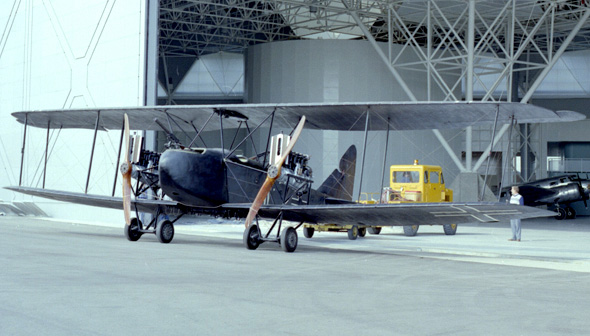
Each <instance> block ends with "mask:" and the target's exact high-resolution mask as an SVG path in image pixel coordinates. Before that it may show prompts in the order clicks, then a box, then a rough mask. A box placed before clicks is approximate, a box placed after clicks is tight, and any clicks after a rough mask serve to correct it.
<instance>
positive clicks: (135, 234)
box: [125, 217, 143, 241]
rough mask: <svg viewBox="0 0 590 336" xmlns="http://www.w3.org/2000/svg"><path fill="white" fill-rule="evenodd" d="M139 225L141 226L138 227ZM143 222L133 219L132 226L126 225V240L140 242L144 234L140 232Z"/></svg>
mask: <svg viewBox="0 0 590 336" xmlns="http://www.w3.org/2000/svg"><path fill="white" fill-rule="evenodd" d="M138 224H139V225H138ZM140 226H141V221H140V220H139V219H137V218H135V217H133V218H131V224H129V225H127V224H125V238H127V240H129V241H138V240H139V238H141V235H142V234H143V232H139V227H140Z"/></svg>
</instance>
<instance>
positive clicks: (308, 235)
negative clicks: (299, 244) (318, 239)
mask: <svg viewBox="0 0 590 336" xmlns="http://www.w3.org/2000/svg"><path fill="white" fill-rule="evenodd" d="M314 232H315V229H314V228H312V227H304V228H303V236H305V238H308V239H310V238H311V237H313V233H314Z"/></svg>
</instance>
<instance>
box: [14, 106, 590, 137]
mask: <svg viewBox="0 0 590 336" xmlns="http://www.w3.org/2000/svg"><path fill="white" fill-rule="evenodd" d="M214 111H217V112H218V113H222V115H223V116H225V117H227V118H223V121H220V118H211V115H212V113H213V112H214ZM273 111H275V112H276V113H275V118H274V126H276V127H283V128H290V127H292V126H293V125H295V124H297V122H298V121H299V119H300V117H301V116H303V115H305V116H306V117H307V123H306V125H305V127H306V128H308V129H323V130H340V131H358V130H364V127H365V122H364V120H363V118H362V117H363V116H364V115H365V113H366V112H367V111H370V113H371V117H372V119H371V120H373V122H371V124H370V129H371V130H386V129H388V126H387V125H388V123H389V129H390V130H416V129H443V128H464V127H467V126H477V125H483V124H488V125H489V124H493V123H494V121H496V120H497V122H498V123H499V124H507V123H509V122H510V121H511V120H512V118H514V119H515V120H516V122H518V123H547V122H561V121H577V120H582V119H584V118H585V116H584V115H583V114H580V113H577V112H572V111H558V112H554V111H551V110H548V109H545V108H542V107H538V106H534V105H530V104H522V103H506V102H375V103H370V102H366V103H319V104H318V103H316V104H240V105H185V106H182V105H175V106H151V107H149V106H147V107H127V108H105V109H97V108H94V109H68V110H63V109H61V110H43V111H23V112H15V113H12V115H13V116H14V117H15V118H16V119H17V120H18V121H19V122H20V123H23V124H25V123H26V124H27V125H30V126H35V127H41V128H46V127H48V126H49V128H86V129H94V128H95V127H96V126H98V129H102V130H109V129H113V130H120V129H121V127H122V125H123V115H124V114H125V113H126V114H127V115H128V116H129V121H130V124H131V125H133V128H134V129H141V130H161V128H160V127H159V126H158V125H157V124H156V123H155V122H154V119H156V118H158V119H160V120H165V119H167V118H168V117H169V118H170V120H171V126H173V127H175V128H179V129H182V130H184V131H187V132H190V131H195V127H200V126H201V125H204V124H205V123H207V122H209V124H210V126H211V127H216V128H220V126H221V122H223V125H224V127H226V126H227V127H234V126H237V124H238V122H240V121H244V120H247V121H248V122H252V123H254V124H260V123H262V122H263V121H264V120H265V118H267V117H268V116H269V114H270V113H272V112H273ZM496 118H497V119H496ZM97 122H98V125H97Z"/></svg>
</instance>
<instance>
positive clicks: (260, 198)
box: [245, 116, 305, 228]
mask: <svg viewBox="0 0 590 336" xmlns="http://www.w3.org/2000/svg"><path fill="white" fill-rule="evenodd" d="M304 124H305V116H302V117H301V120H299V124H297V127H296V128H295V131H294V132H293V136H292V137H291V141H290V142H289V146H287V149H286V150H285V151H284V152H283V153H282V155H281V158H280V159H279V161H277V162H276V163H275V164H274V165H272V166H270V167H268V172H267V175H266V180H264V183H263V184H262V187H260V190H259V191H258V194H257V195H256V198H255V199H254V202H252V205H251V206H250V210H249V211H248V216H247V217H246V223H245V224H246V228H247V227H249V226H250V224H251V223H252V221H253V220H254V217H256V215H257V214H258V210H260V207H261V206H262V203H263V202H264V199H266V196H267V195H268V193H269V192H270V190H271V189H272V186H273V185H274V183H275V181H276V180H277V179H278V178H279V177H280V176H281V168H282V167H283V164H284V163H285V160H286V159H287V156H289V153H291V150H292V149H293V146H295V143H296V142H297V139H298V138H299V135H300V134H301V131H302V130H303V125H304Z"/></svg>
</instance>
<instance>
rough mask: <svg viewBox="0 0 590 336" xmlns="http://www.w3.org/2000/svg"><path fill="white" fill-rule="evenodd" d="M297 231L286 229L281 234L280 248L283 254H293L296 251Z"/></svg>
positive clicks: (290, 228)
mask: <svg viewBox="0 0 590 336" xmlns="http://www.w3.org/2000/svg"><path fill="white" fill-rule="evenodd" d="M297 240H298V238H297V231H296V230H295V229H294V228H292V227H288V228H285V229H284V230H283V232H281V247H282V248H283V251H285V252H289V253H291V252H294V251H295V250H296V249H297Z"/></svg>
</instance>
